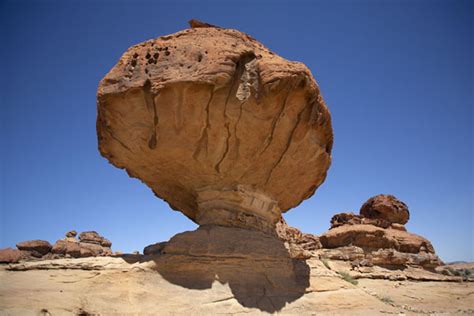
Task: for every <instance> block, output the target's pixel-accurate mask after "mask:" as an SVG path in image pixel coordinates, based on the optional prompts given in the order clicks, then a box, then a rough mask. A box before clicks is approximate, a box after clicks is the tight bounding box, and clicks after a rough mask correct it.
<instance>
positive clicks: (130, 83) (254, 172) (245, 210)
mask: <svg viewBox="0 0 474 316" xmlns="http://www.w3.org/2000/svg"><path fill="white" fill-rule="evenodd" d="M191 24H192V26H193V28H191V29H186V30H184V31H181V32H178V33H175V34H172V35H167V36H162V37H159V38H157V39H153V40H149V41H146V42H143V43H141V44H138V45H135V46H133V47H131V48H129V49H128V50H127V51H126V52H125V53H124V54H123V56H122V57H121V58H120V60H119V62H118V63H117V64H116V65H115V66H114V67H113V68H112V70H111V71H110V72H109V73H108V74H107V75H106V76H105V78H103V79H102V81H101V82H100V85H99V88H98V92H97V99H98V118H97V133H98V141H99V149H100V152H101V154H102V155H103V156H104V157H106V158H107V159H108V160H109V161H110V162H111V163H112V164H113V165H115V166H116V167H119V168H124V169H126V171H127V173H128V174H129V175H130V176H132V177H135V178H139V179H140V180H141V181H143V182H144V183H145V184H146V185H148V186H149V187H150V188H151V189H152V190H153V192H154V193H155V194H156V195H157V196H158V197H160V198H162V199H164V200H165V201H167V202H168V203H169V204H170V206H171V207H172V208H173V209H175V210H179V211H181V212H182V213H184V214H185V215H186V216H187V217H189V218H190V219H192V220H193V221H195V222H197V223H198V224H201V225H205V224H216V225H221V226H231V227H241V228H250V229H254V230H260V231H269V230H272V229H273V228H274V226H275V223H276V222H277V221H278V220H279V218H280V216H281V212H285V211H287V210H289V209H290V208H292V207H295V206H297V205H298V204H299V203H301V201H303V200H304V199H307V198H309V197H310V196H311V195H313V194H314V192H315V190H316V188H318V186H319V185H320V184H321V183H322V182H323V181H324V179H325V177H326V172H327V170H328V168H329V165H330V162H331V147H332V142H333V134H332V127H331V120H330V114H329V111H328V109H327V108H326V105H325V103H324V101H323V98H322V96H321V93H320V91H319V87H318V85H317V84H316V82H315V80H314V79H313V76H312V75H311V73H310V71H309V70H308V68H307V67H306V66H305V65H303V64H302V63H299V62H290V61H288V60H286V59H284V58H282V57H279V56H278V55H276V54H275V53H273V52H271V51H270V50H269V49H268V48H266V47H264V46H263V45H262V44H260V43H259V42H258V41H256V40H255V39H253V38H252V37H250V36H249V35H247V34H244V33H242V32H239V31H237V30H232V29H224V28H219V27H214V26H212V25H210V24H207V23H202V22H199V23H197V22H196V21H194V22H193V23H191Z"/></svg>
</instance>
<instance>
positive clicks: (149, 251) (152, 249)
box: [143, 242, 166, 256]
mask: <svg viewBox="0 0 474 316" xmlns="http://www.w3.org/2000/svg"><path fill="white" fill-rule="evenodd" d="M165 245H166V242H157V243H155V244H152V245H148V246H146V247H145V248H143V254H144V255H146V256H149V255H159V254H161V252H162V251H163V249H164V248H165Z"/></svg>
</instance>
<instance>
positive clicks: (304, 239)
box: [275, 218, 321, 251]
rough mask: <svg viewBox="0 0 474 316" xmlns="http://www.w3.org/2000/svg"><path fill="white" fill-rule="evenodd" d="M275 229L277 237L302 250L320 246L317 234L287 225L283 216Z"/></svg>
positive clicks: (314, 248) (311, 249)
mask: <svg viewBox="0 0 474 316" xmlns="http://www.w3.org/2000/svg"><path fill="white" fill-rule="evenodd" d="M275 231H276V234H277V236H278V238H280V239H281V240H283V241H286V242H288V243H289V244H290V245H294V246H298V247H300V248H301V249H303V250H307V251H313V250H316V249H319V248H321V243H320V242H319V238H318V237H317V236H315V235H312V234H306V233H302V232H301V231H300V230H299V229H297V228H295V227H291V226H289V225H288V224H287V223H286V221H285V220H284V219H283V218H281V219H280V220H279V221H278V223H277V224H276V229H275Z"/></svg>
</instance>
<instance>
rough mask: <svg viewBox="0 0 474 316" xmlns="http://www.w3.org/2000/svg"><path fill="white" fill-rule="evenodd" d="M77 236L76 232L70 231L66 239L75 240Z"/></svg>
mask: <svg viewBox="0 0 474 316" xmlns="http://www.w3.org/2000/svg"><path fill="white" fill-rule="evenodd" d="M76 236H77V232H76V231H75V230H70V231H68V232H67V233H66V237H69V238H74V237H76Z"/></svg>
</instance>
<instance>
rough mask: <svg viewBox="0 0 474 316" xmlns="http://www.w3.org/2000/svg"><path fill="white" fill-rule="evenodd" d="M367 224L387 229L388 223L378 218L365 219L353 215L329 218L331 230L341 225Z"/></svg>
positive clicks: (338, 215)
mask: <svg viewBox="0 0 474 316" xmlns="http://www.w3.org/2000/svg"><path fill="white" fill-rule="evenodd" d="M358 224H367V225H374V226H377V227H381V228H388V227H389V226H390V222H388V221H386V220H384V219H380V218H365V217H363V216H361V215H355V214H354V213H339V214H336V215H334V216H333V217H332V218H331V228H330V229H332V228H336V227H339V226H343V225H358Z"/></svg>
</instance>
